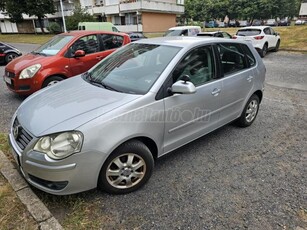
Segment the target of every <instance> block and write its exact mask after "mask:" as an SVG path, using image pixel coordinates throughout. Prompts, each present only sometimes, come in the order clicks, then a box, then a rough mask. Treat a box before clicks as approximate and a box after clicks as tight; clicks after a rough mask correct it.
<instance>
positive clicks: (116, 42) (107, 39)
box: [101, 34, 124, 50]
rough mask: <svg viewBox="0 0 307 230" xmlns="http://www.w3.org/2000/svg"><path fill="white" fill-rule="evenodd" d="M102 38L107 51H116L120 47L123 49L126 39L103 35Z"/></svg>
mask: <svg viewBox="0 0 307 230" xmlns="http://www.w3.org/2000/svg"><path fill="white" fill-rule="evenodd" d="M101 37H102V40H103V46H104V48H105V50H109V49H116V48H118V47H121V46H122V45H123V42H124V38H123V37H122V36H118V35H112V34H103V35H101Z"/></svg>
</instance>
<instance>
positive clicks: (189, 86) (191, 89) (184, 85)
mask: <svg viewBox="0 0 307 230" xmlns="http://www.w3.org/2000/svg"><path fill="white" fill-rule="evenodd" d="M171 91H172V93H179V94H193V93H196V87H195V85H194V84H193V83H192V82H190V81H184V80H180V81H177V82H175V83H174V84H173V85H172V88H171Z"/></svg>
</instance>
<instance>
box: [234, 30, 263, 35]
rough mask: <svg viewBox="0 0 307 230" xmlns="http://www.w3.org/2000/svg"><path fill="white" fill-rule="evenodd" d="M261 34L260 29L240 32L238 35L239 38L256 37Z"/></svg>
mask: <svg viewBox="0 0 307 230" xmlns="http://www.w3.org/2000/svg"><path fill="white" fill-rule="evenodd" d="M260 33H261V30H258V29H244V30H238V32H237V35H239V36H255V35H258V34H260Z"/></svg>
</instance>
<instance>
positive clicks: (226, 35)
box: [222, 32, 231, 38]
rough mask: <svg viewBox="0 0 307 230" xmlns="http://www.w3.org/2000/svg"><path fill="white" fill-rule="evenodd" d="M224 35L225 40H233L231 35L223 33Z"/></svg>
mask: <svg viewBox="0 0 307 230" xmlns="http://www.w3.org/2000/svg"><path fill="white" fill-rule="evenodd" d="M222 33H223V37H224V38H231V36H230V35H229V34H227V33H225V32H222Z"/></svg>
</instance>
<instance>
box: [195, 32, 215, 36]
mask: <svg viewBox="0 0 307 230" xmlns="http://www.w3.org/2000/svg"><path fill="white" fill-rule="evenodd" d="M197 36H206V37H213V34H202V33H199V34H197Z"/></svg>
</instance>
